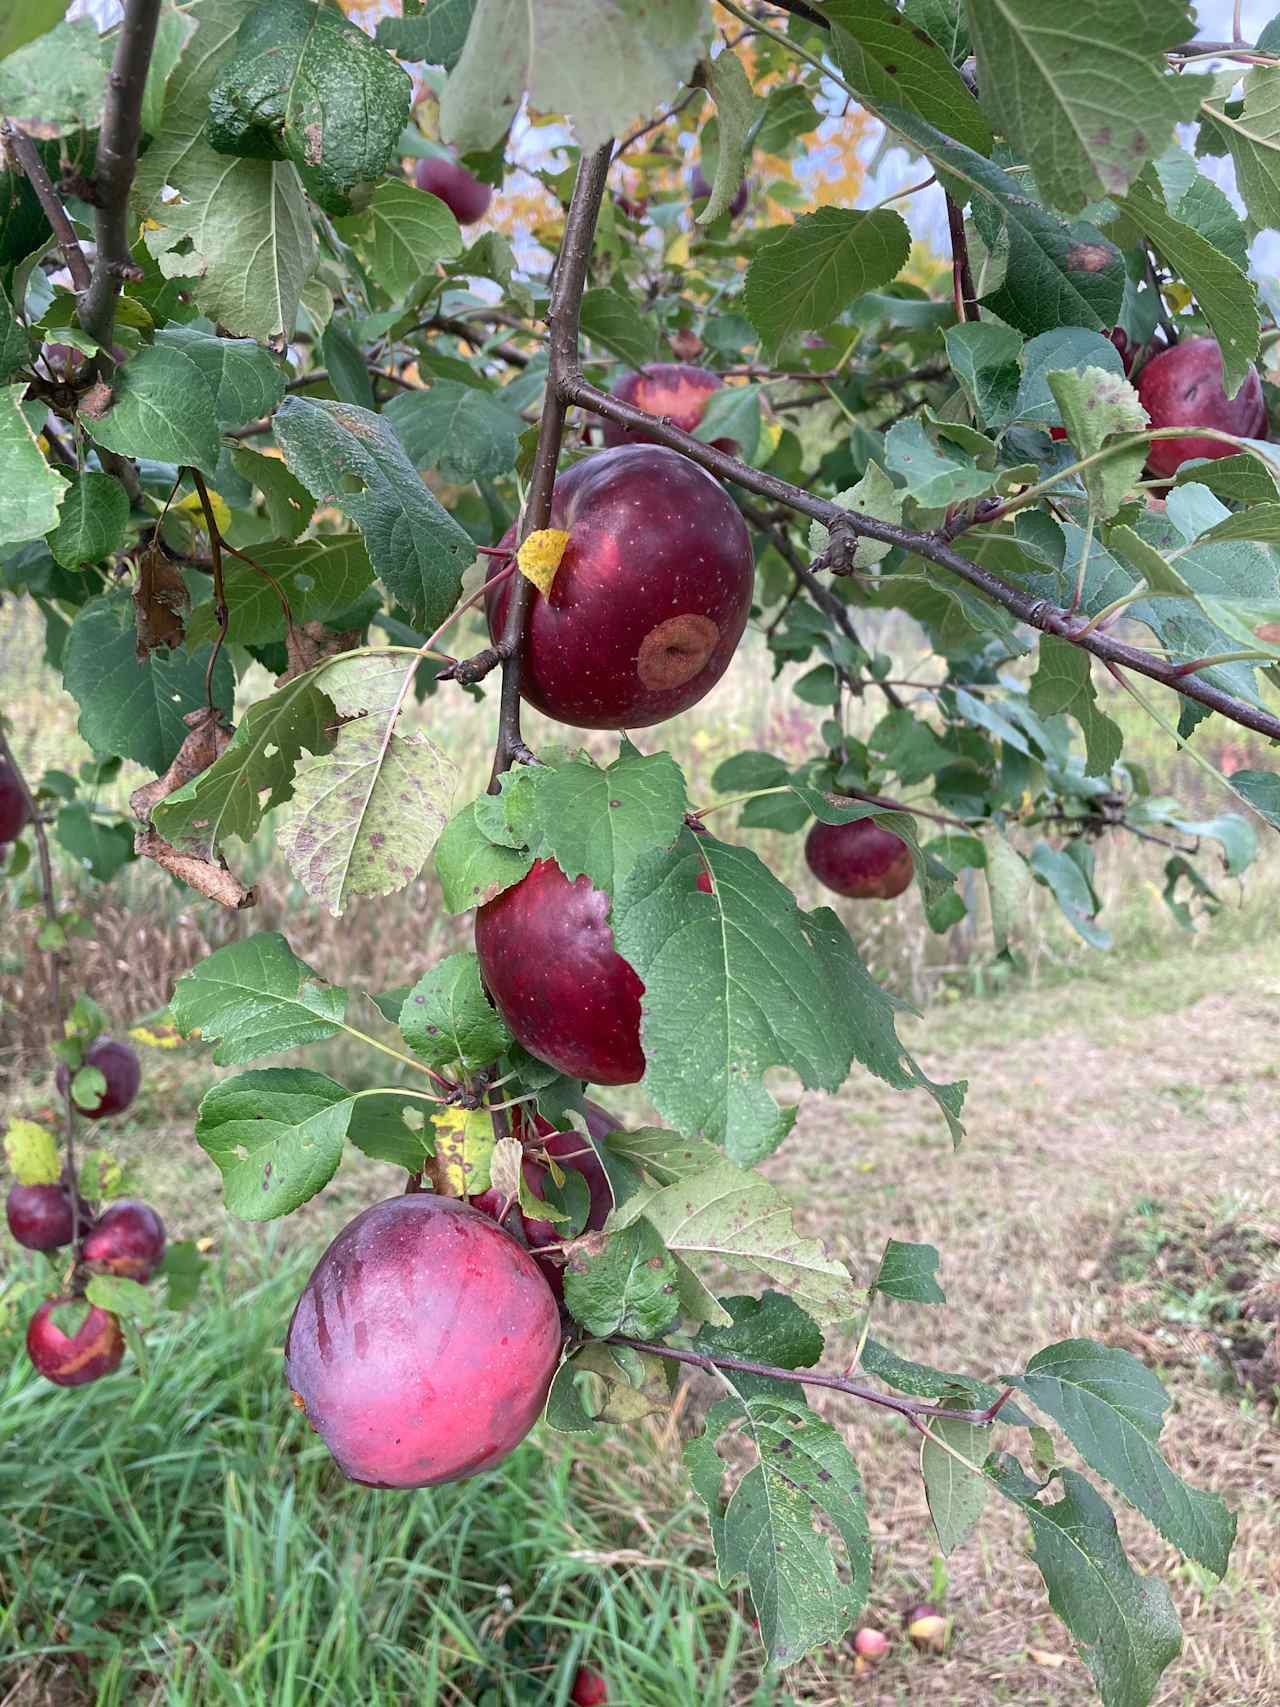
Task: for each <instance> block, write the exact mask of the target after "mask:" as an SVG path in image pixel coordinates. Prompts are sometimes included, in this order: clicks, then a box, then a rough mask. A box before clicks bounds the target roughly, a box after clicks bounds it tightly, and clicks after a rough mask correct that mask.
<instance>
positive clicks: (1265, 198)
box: [1182, 65, 1280, 232]
mask: <svg viewBox="0 0 1280 1707" xmlns="http://www.w3.org/2000/svg"><path fill="white" fill-rule="evenodd" d="M1209 111H1210V112H1211V113H1212V114H1213V115H1214V119H1215V122H1216V127H1217V130H1218V132H1219V134H1220V135H1221V136H1222V137H1223V138H1225V140H1226V144H1227V147H1228V149H1229V150H1230V151H1231V158H1232V160H1233V161H1234V162H1235V168H1236V188H1237V189H1238V190H1239V192H1240V195H1241V198H1242V199H1243V201H1244V205H1245V210H1246V212H1247V213H1248V215H1249V228H1250V230H1251V231H1253V232H1258V231H1263V230H1265V229H1267V228H1268V227H1272V226H1275V225H1277V224H1280V67H1276V66H1274V65H1255V66H1252V67H1250V69H1249V70H1248V71H1246V73H1245V77H1244V106H1243V110H1241V111H1239V112H1236V111H1232V112H1228V111H1227V107H1226V103H1225V101H1210V102H1209ZM1182 217H1183V218H1185V217H1186V215H1185V213H1184V214H1183V215H1182Z"/></svg>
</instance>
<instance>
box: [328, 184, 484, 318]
mask: <svg viewBox="0 0 1280 1707" xmlns="http://www.w3.org/2000/svg"><path fill="white" fill-rule="evenodd" d="M337 225H338V232H339V234H340V235H341V237H342V238H343V240H344V241H345V242H347V243H349V244H350V245H351V247H352V248H353V249H354V250H355V252H356V254H357V255H358V256H359V257H360V259H361V260H362V261H363V262H364V264H365V266H366V267H367V268H368V269H369V271H370V272H371V273H372V275H373V277H374V278H375V279H376V280H377V282H378V283H379V284H380V285H381V286H382V288H383V289H384V290H385V291H386V292H387V294H388V295H389V296H391V297H393V298H396V297H402V296H407V295H408V294H409V293H410V291H412V290H414V289H415V288H416V287H417V285H418V284H419V283H420V282H421V281H422V278H423V276H424V275H430V273H431V272H432V270H433V268H434V267H435V264H436V262H437V261H449V260H452V259H453V257H454V256H455V255H460V254H461V253H462V232H461V230H460V229H459V227H458V222H457V220H456V219H455V218H454V217H453V215H452V213H450V211H449V209H448V208H447V207H446V206H445V204H444V203H443V202H442V201H441V200H440V198H439V196H433V195H431V194H430V193H429V192H428V191H426V190H420V189H418V188H417V187H416V186H415V185H413V184H407V183H405V181H404V180H403V178H388V179H387V180H386V181H385V182H384V183H381V184H379V185H378V187H377V189H376V190H375V191H374V192H373V195H372V196H371V197H370V198H369V202H368V204H367V206H366V207H364V208H363V209H362V210H361V212H359V213H357V214H352V215H351V217H350V218H349V219H340V220H339V221H338V222H337Z"/></svg>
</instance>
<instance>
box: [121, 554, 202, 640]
mask: <svg viewBox="0 0 1280 1707" xmlns="http://www.w3.org/2000/svg"><path fill="white" fill-rule="evenodd" d="M190 603H191V595H190V593H188V591H187V585H186V582H185V581H184V580H183V579H182V572H181V570H180V569H179V568H178V565H177V564H176V563H174V562H172V561H171V560H170V558H168V557H166V555H165V553H164V551H163V550H162V549H161V548H160V546H159V545H156V544H155V543H152V544H151V545H149V546H148V547H147V549H146V550H145V551H144V552H143V553H142V555H141V557H139V559H138V579H137V582H136V584H135V586H134V589H133V611H134V623H135V625H136V627H137V631H138V657H139V658H142V659H145V658H148V657H150V655H151V653H152V652H154V651H155V650H156V648H157V647H161V646H164V647H170V648H172V647H174V646H181V644H182V637H183V634H184V632H185V631H184V629H183V624H182V614H181V613H182V612H183V611H184V610H185V609H186V608H187V606H188V605H189V604H190Z"/></svg>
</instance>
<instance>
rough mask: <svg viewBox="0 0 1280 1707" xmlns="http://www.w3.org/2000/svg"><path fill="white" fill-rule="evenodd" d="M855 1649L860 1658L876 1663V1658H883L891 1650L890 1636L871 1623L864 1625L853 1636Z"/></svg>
mask: <svg viewBox="0 0 1280 1707" xmlns="http://www.w3.org/2000/svg"><path fill="white" fill-rule="evenodd" d="M853 1651H854V1652H855V1653H856V1654H857V1655H858V1657H859V1659H863V1660H869V1661H871V1662H872V1663H874V1662H875V1661H876V1660H882V1659H883V1658H884V1656H885V1655H886V1654H887V1653H888V1652H889V1638H888V1637H887V1636H886V1635H885V1633H884V1631H883V1630H873V1629H871V1627H870V1626H869V1625H864V1627H863V1628H862V1629H861V1630H859V1631H858V1633H857V1634H856V1635H855V1636H854V1638H853Z"/></svg>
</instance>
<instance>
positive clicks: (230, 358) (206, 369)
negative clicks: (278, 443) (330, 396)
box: [126, 326, 284, 460]
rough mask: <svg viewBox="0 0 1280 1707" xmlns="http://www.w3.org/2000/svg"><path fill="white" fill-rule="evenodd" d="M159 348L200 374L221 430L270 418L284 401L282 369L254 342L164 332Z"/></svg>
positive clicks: (183, 329)
mask: <svg viewBox="0 0 1280 1707" xmlns="http://www.w3.org/2000/svg"><path fill="white" fill-rule="evenodd" d="M156 343H157V345H159V346H161V347H162V348H166V349H174V350H180V351H181V352H182V354H183V355H184V356H186V357H187V358H188V359H189V360H191V361H193V362H194V363H195V364H196V366H197V367H198V368H199V369H200V371H201V373H202V374H203V375H204V377H205V379H206V380H207V381H208V385H209V389H210V391H211V392H212V393H213V413H214V419H215V420H216V421H217V423H218V425H219V426H220V427H222V428H228V427H240V426H243V425H244V424H245V422H246V421H256V420H257V419H258V418H259V416H262V415H269V414H271V412H272V410H273V409H274V408H275V407H276V405H277V404H278V403H279V402H280V400H281V398H282V397H283V396H284V375H283V373H281V371H280V366H279V363H277V362H275V361H273V360H272V358H271V356H270V355H269V354H268V353H267V351H266V350H264V349H263V348H262V347H261V346H260V345H259V344H256V343H254V341H253V339H252V338H214V337H211V336H210V335H209V334H208V333H207V332H197V331H195V330H194V329H193V328H192V327H190V326H166V327H165V328H164V330H163V331H161V332H157V333H156ZM127 371H128V370H127V368H126V372H127ZM162 460H163V459H162Z"/></svg>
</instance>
